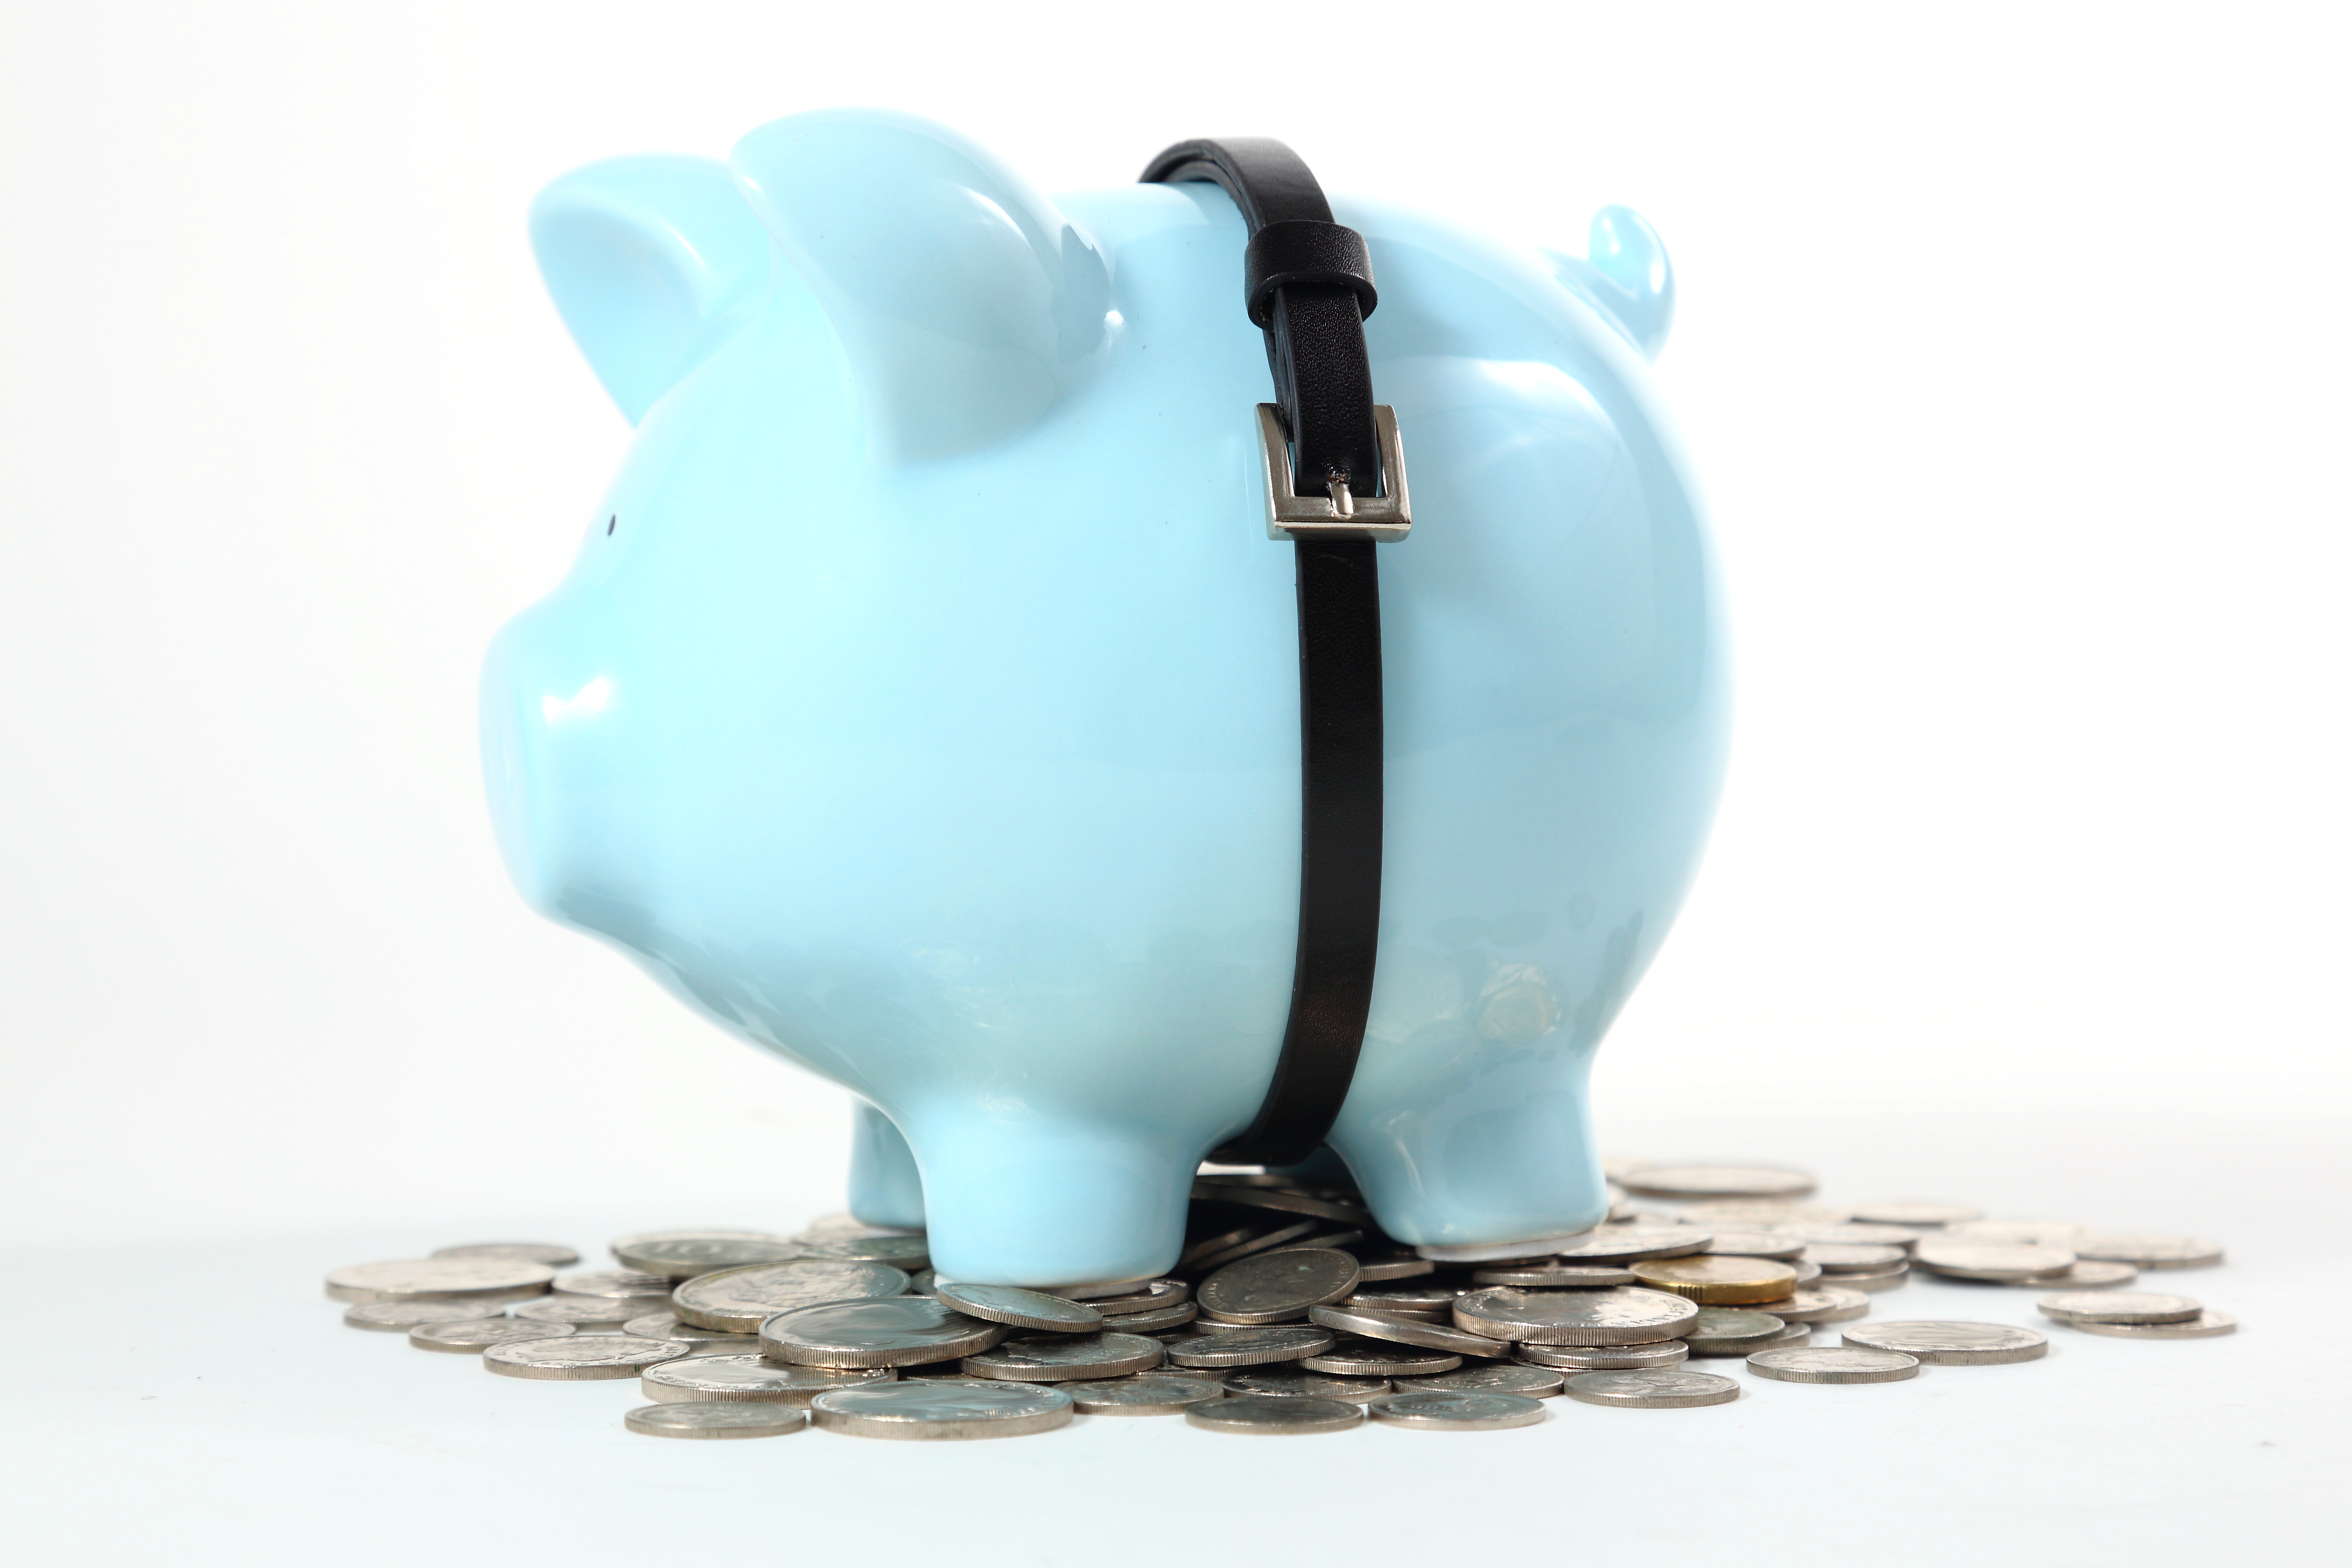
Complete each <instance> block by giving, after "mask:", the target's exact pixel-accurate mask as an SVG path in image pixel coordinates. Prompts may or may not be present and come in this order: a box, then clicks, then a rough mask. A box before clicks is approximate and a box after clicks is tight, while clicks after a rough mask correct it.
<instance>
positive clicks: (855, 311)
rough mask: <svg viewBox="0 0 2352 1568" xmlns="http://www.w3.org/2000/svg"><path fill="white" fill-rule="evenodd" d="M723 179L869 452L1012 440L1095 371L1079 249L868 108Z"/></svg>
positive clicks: (1032, 211) (959, 155) (985, 173)
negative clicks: (829, 332) (838, 370)
mask: <svg viewBox="0 0 2352 1568" xmlns="http://www.w3.org/2000/svg"><path fill="white" fill-rule="evenodd" d="M732 163H733V165H734V170H735V178H736V180H737V182H738V183H739V184H740V185H741V187H742V190H743V194H744V196H745V199H746V200H748V201H749V202H750V203H751V209H752V210H753V211H754V212H756V213H758V214H759V216H760V221H761V222H762V223H763V224H765V225H766V226H767V228H768V232H769V233H770V234H771V235H772V236H773V237H774V238H775V242H776V250H777V253H778V255H779V256H780V257H782V258H783V260H784V261H785V262H787V263H789V264H790V265H791V266H792V267H793V268H795V269H796V270H797V271H798V272H799V273H800V274H801V275H802V277H803V278H804V279H806V280H807V282H808V285H809V288H810V290H811V292H813V293H814V295H815V296H816V299H817V300H818V302H819V303H820V304H821V305H822V306H823V307H824V311H825V314H826V315H827V317H828V318H830V320H831V321H832V323H833V327H834V331H835V333H836V334H837V335H838V337H839V338H840V341H841V346H842V349H843V352H844V353H845V355H846V356H847V358H848V361H849V365H850V371H851V374H852V376H853V377H854V378H855V380H856V386H857V395H858V400H859V403H860V405H861V414H862V416H863V418H864V421H865V425H866V433H867V437H868V440H869V443H870V447H871V450H872V451H873V452H874V454H875V455H876V456H877V458H880V459H881V460H883V461H885V462H908V461H917V460H920V459H923V458H940V457H949V456H952V455H954V454H956V453H958V452H966V451H971V450H974V449H977V448H980V447H987V446H991V445H993V444H994V443H996V442H999V441H1003V440H1005V439H1008V438H1010V437H1013V436H1015V435H1018V434H1019V433H1020V432H1021V431H1023V430H1024V429H1026V428H1027V427H1028V426H1030V425H1031V424H1033V423H1034V422H1035V420H1036V419H1037V417H1038V416H1040V415H1042V414H1044V413H1045V410H1046V409H1047V408H1049V407H1051V406H1052V405H1053V404H1054V402H1055V399H1057V398H1058V397H1060V396H1061V395H1063V394H1064V393H1066V392H1067V391H1068V390H1069V389H1070V388H1071V387H1072V386H1073V385H1075V384H1076V383H1077V382H1078V381H1079V380H1080V379H1082V378H1083V377H1084V376H1085V375H1087V374H1089V373H1090V371H1091V370H1092V368H1093V367H1094V366H1095V365H1096V364H1097V363H1099V360H1100V358H1101V353H1102V350H1103V347H1104V344H1105V342H1107V340H1108V329H1107V326H1106V322H1105V317H1106V315H1107V314H1108V310H1109V309H1110V279H1109V275H1108V270H1107V269H1106V268H1105V266H1104V263H1103V259H1102V256H1101V254H1100V252H1098V251H1097V249H1096V247H1095V245H1094V242H1093V241H1092V240H1090V239H1089V238H1087V236H1086V235H1084V234H1083V233H1081V232H1080V231H1079V230H1078V229H1077V228H1076V226H1073V225H1072V224H1070V223H1069V222H1068V221H1067V220H1066V219H1065V218H1064V217H1063V216H1062V214H1061V212H1060V211H1059V210H1058V209H1057V208H1056V207H1055V205H1054V204H1053V203H1052V202H1050V201H1048V200H1046V199H1045V196H1043V195H1039V194H1038V193H1037V192H1036V191H1034V190H1033V189H1031V188H1030V186H1029V184H1028V182H1026V181H1025V180H1024V179H1022V178H1021V177H1020V176H1019V175H1018V174H1014V173H1013V171H1012V170H1011V169H1009V168H1007V167H1005V165H1004V164H1003V163H999V162H998V161H997V160H996V159H995V158H994V157H992V155H990V154H989V153H986V152H985V151H983V150H982V149H981V148H980V147H978V146H977V145H975V144H973V143H972V142H969V141H967V140H966V139H964V138H963V137H961V136H959V135H957V134H956V133H955V132H952V131H950V130H948V129H946V128H945V127H943V126H939V125H934V124H932V123H930V122H929V121H925V120H918V119H916V118H914V117H913V116H911V115H905V114H895V113H888V112H886V111H883V110H820V111H818V112H815V113H810V114H799V115H794V116H793V117H792V118H791V119H789V120H780V121H775V122H774V123H773V124H771V125H765V126H762V127H761V128H760V129H759V130H757V131H754V132H751V134H750V135H749V136H746V137H745V138H743V140H742V141H741V142H738V143H736V146H735V153H734V156H733V159H732Z"/></svg>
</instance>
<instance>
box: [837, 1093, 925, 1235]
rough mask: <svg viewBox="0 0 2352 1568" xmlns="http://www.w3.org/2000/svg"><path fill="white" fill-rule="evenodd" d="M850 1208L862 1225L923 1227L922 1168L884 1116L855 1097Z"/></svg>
mask: <svg viewBox="0 0 2352 1568" xmlns="http://www.w3.org/2000/svg"><path fill="white" fill-rule="evenodd" d="M850 1116H851V1119H852V1120H851V1122H850V1142H849V1212H850V1213H851V1214H853V1215H856V1217H857V1218H858V1220H859V1221H860V1222H861V1223H863V1224H866V1225H878V1226H888V1227H890V1228H891V1229H894V1230H920V1229H922V1228H923V1173H922V1172H921V1171H920V1170H919V1169H917V1168H916V1165H915V1152H914V1151H913V1150H912V1149H909V1148H908V1147H907V1140H906V1139H905V1138H904V1137H903V1136H901V1135H900V1133H899V1131H898V1128H897V1127H896V1126H894V1125H892V1123H891V1121H890V1119H889V1118H888V1117H887V1116H885V1115H883V1114H882V1113H881V1112H880V1111H878V1110H875V1109H874V1107H872V1106H870V1105H868V1104H866V1102H865V1101H864V1100H859V1101H858V1102H857V1104H856V1109H855V1110H852V1111H851V1112H850Z"/></svg>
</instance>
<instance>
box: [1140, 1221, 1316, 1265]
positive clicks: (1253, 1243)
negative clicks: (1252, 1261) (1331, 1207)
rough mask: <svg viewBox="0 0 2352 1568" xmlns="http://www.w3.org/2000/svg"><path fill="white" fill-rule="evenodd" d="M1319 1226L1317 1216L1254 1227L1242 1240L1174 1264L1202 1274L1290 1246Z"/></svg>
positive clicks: (1303, 1238) (1311, 1234) (1189, 1254)
mask: <svg viewBox="0 0 2352 1568" xmlns="http://www.w3.org/2000/svg"><path fill="white" fill-rule="evenodd" d="M1322 1228H1323V1222H1322V1221H1321V1220H1319V1219H1302V1220H1299V1221H1297V1222H1296V1223H1295V1224H1291V1225H1286V1226H1280V1227H1278V1228H1274V1229H1268V1228H1266V1227H1264V1226H1258V1227H1255V1234H1254V1235H1253V1236H1251V1237H1250V1238H1249V1239H1248V1240H1246V1241H1244V1242H1241V1243H1239V1244H1237V1245H1235V1246H1233V1247H1225V1248H1223V1250H1221V1251H1217V1252H1209V1253H1203V1254H1201V1255H1200V1256H1197V1257H1196V1256H1194V1255H1192V1254H1191V1253H1187V1254H1186V1255H1185V1256H1184V1257H1182V1258H1178V1259H1177V1260H1176V1267H1177V1268H1181V1269H1183V1270H1184V1271H1185V1272H1186V1273H1189V1274H1206V1273H1209V1272H1211V1271H1213V1270H1215V1269H1219V1268H1223V1267H1224V1266H1225V1265H1226V1264H1228V1263H1238V1262H1239V1261H1241V1260H1242V1259H1243V1258H1252V1257H1255V1256H1256V1255H1257V1254H1258V1253H1261V1252H1271V1251H1273V1250H1274V1249H1275V1248H1276V1247H1293V1246H1296V1245H1297V1244H1298V1243H1300V1242H1302V1241H1305V1240H1306V1239H1307V1237H1310V1236H1313V1235H1314V1234H1315V1233H1316V1232H1317V1231H1318V1230H1321V1229H1322Z"/></svg>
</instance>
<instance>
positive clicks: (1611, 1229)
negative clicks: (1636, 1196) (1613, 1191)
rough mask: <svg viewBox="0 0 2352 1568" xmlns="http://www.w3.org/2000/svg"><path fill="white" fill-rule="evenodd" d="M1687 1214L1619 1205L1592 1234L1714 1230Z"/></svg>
mask: <svg viewBox="0 0 2352 1568" xmlns="http://www.w3.org/2000/svg"><path fill="white" fill-rule="evenodd" d="M1693 1206H1694V1207H1700V1208H1703V1207H1705V1206H1706V1205H1703V1204H1702V1205H1693ZM1688 1212H1689V1211H1688V1210H1685V1209H1660V1208H1645V1207H1643V1206H1642V1205H1637V1204H1621V1205H1616V1206H1615V1207H1614V1209H1613V1210H1612V1212H1611V1214H1610V1215H1609V1218H1608V1219H1607V1220H1606V1221H1605V1222H1603V1223H1602V1225H1601V1227H1600V1229H1598V1230H1596V1231H1595V1232H1594V1233H1593V1234H1594V1235H1596V1236H1615V1235H1617V1234H1618V1233H1619V1232H1620V1231H1626V1230H1673V1229H1675V1227H1677V1226H1685V1225H1686V1226H1690V1227H1691V1228H1692V1229H1693V1230H1712V1229H1714V1228H1715V1227H1714V1226H1711V1225H1708V1224H1706V1223H1704V1222H1703V1221H1699V1220H1695V1219H1691V1218H1688V1217H1686V1216H1687V1215H1688ZM1724 1228H1725V1229H1727V1230H1743V1229H1753V1228H1754V1226H1725V1227H1724Z"/></svg>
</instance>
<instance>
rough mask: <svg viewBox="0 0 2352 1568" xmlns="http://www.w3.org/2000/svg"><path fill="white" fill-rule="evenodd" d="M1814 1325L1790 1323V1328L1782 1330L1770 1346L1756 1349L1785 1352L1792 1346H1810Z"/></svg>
mask: <svg viewBox="0 0 2352 1568" xmlns="http://www.w3.org/2000/svg"><path fill="white" fill-rule="evenodd" d="M1812 1338H1813V1325H1812V1324H1811V1323H1790V1325H1789V1326H1788V1327H1786V1328H1784V1329H1782V1330H1781V1331H1780V1334H1779V1336H1778V1337H1777V1338H1775V1339H1774V1340H1773V1341H1772V1342H1770V1343H1769V1344H1763V1345H1759V1346H1757V1347H1756V1348H1757V1349H1758V1350H1767V1351H1777V1350H1784V1349H1786V1348H1788V1347H1789V1346H1790V1345H1802V1344H1810V1343H1811V1342H1812Z"/></svg>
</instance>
